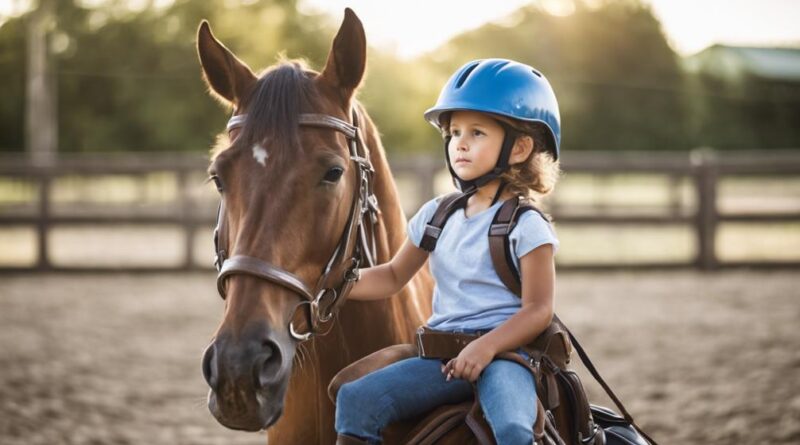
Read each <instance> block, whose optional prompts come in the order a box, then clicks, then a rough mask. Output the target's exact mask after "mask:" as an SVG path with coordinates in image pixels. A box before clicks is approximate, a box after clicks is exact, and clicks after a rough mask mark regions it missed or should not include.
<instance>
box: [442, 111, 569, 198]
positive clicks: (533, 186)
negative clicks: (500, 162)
mask: <svg viewBox="0 0 800 445" xmlns="http://www.w3.org/2000/svg"><path fill="white" fill-rule="evenodd" d="M450 116H451V113H442V115H441V116H440V118H439V122H440V124H441V125H440V128H441V129H442V135H443V136H448V135H449V133H448V127H449V126H450ZM490 116H491V117H492V118H494V119H497V120H502V121H503V122H505V123H507V124H509V125H511V126H512V127H513V128H514V129H515V130H517V131H519V132H520V133H521V134H520V135H519V136H518V137H523V136H529V137H530V138H531V139H533V151H531V154H530V156H528V158H527V159H525V160H524V161H522V162H520V163H517V164H513V165H510V166H509V168H508V170H506V172H505V173H503V174H502V175H500V178H501V179H502V180H503V181H504V182H505V183H506V184H507V185H506V190H508V191H510V192H511V193H513V194H515V195H520V196H524V197H526V198H529V199H534V200H535V198H536V197H544V196H546V195H548V194H550V193H551V192H552V191H553V189H554V188H555V185H556V182H557V181H558V179H559V177H560V176H561V164H560V163H559V161H558V160H557V159H554V153H555V147H554V146H553V142H552V138H551V136H550V131H549V130H548V129H547V127H546V126H545V125H544V124H542V123H541V122H524V121H519V120H516V119H508V118H505V117H500V116H495V115H490ZM532 195H535V196H532Z"/></svg>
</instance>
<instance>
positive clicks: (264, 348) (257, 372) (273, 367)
mask: <svg viewBox="0 0 800 445" xmlns="http://www.w3.org/2000/svg"><path fill="white" fill-rule="evenodd" d="M282 361H283V359H282V357H281V349H280V347H278V344H277V343H275V342H274V341H272V340H264V341H263V342H261V353H260V354H259V355H258V356H257V357H256V360H255V363H254V367H253V374H254V376H253V377H254V378H255V383H256V387H259V388H261V387H263V386H266V385H269V384H271V383H273V382H275V381H278V380H280V379H281V377H280V376H279V372H280V369H281V365H282Z"/></svg>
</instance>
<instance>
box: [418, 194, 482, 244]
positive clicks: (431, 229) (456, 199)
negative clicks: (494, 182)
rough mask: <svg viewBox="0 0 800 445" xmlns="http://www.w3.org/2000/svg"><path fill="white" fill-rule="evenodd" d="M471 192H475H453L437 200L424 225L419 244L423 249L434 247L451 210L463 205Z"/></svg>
mask: <svg viewBox="0 0 800 445" xmlns="http://www.w3.org/2000/svg"><path fill="white" fill-rule="evenodd" d="M473 193H475V192H474V191H472V192H469V193H461V192H453V193H450V194H449V195H446V196H445V197H443V198H442V200H441V201H439V206H438V207H437V208H436V212H435V213H434V214H433V217H432V218H431V220H430V221H428V224H426V225H425V232H424V233H423V235H422V241H420V244H419V246H420V247H421V248H422V249H423V250H427V251H428V252H433V249H435V248H436V242H437V241H439V235H441V233H442V229H443V228H444V225H445V224H446V223H447V220H448V219H449V218H450V215H452V214H453V212H455V211H456V210H458V209H459V208H461V207H464V205H465V204H466V203H467V199H469V197H470V196H472V194H473Z"/></svg>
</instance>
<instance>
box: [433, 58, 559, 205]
mask: <svg viewBox="0 0 800 445" xmlns="http://www.w3.org/2000/svg"><path fill="white" fill-rule="evenodd" d="M458 110H470V111H480V112H485V113H492V114H496V115H500V116H505V117H508V118H510V119H516V120H520V121H525V122H539V123H541V124H543V126H544V127H545V128H546V129H547V130H548V131H547V132H546V134H547V139H548V140H547V145H548V146H547V147H546V148H547V150H549V151H550V152H551V153H552V155H553V157H554V159H558V156H559V146H560V143H561V118H560V116H559V112H558V101H557V100H556V95H555V93H554V92H553V88H552V87H551V86H550V83H549V82H548V81H547V79H546V78H545V77H544V76H543V75H542V74H541V73H540V72H539V71H537V70H536V69H534V68H532V67H530V66H528V65H525V64H523V63H519V62H514V61H513V60H506V59H483V60H474V61H472V62H469V63H467V64H466V65H464V66H462V67H461V68H459V69H458V71H456V72H455V74H453V75H452V76H451V77H450V80H448V81H447V84H446V85H445V86H444V88H442V92H441V93H440V94H439V99H438V100H437V101H436V105H434V107H433V108H431V109H429V110H428V111H426V112H425V115H424V116H425V119H426V120H427V121H428V122H430V123H431V124H433V126H434V127H436V128H437V129H439V130H442V128H441V122H440V121H439V119H440V117H441V115H442V113H445V112H450V111H458ZM498 122H500V123H501V125H503V128H505V130H506V135H505V140H504V141H503V147H502V149H501V152H500V153H501V154H500V158H499V159H498V161H497V165H496V166H495V168H494V169H493V170H492V171H491V172H489V173H487V174H486V175H484V176H482V177H480V178H476V179H475V180H473V181H463V180H461V178H458V175H456V174H455V172H454V171H453V168H452V166H451V165H450V159H449V157H448V156H447V144H448V142H449V138H447V139H446V140H445V159H446V160H447V166H448V168H449V169H450V173H451V175H453V178H454V179H456V180H457V184H456V185H457V186H459V189H460V190H462V191H469V190H472V189H476V188H477V187H480V186H481V185H483V184H485V183H487V182H489V181H490V180H492V179H494V178H496V177H498V176H500V174H501V173H503V172H504V171H505V170H507V169H508V158H509V157H510V154H511V147H512V146H513V144H514V141H515V140H516V137H517V135H518V133H517V132H516V131H514V130H513V129H512V128H511V127H510V126H508V125H507V124H505V123H504V122H502V121H498Z"/></svg>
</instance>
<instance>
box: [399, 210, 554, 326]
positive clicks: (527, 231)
mask: <svg viewBox="0 0 800 445" xmlns="http://www.w3.org/2000/svg"><path fill="white" fill-rule="evenodd" d="M440 199H441V197H437V198H434V199H432V200H430V201H428V202H427V203H425V204H424V205H423V206H422V207H421V208H420V209H419V211H418V212H417V214H416V215H414V216H413V217H412V218H411V220H409V222H408V238H409V239H410V240H411V242H412V243H414V245H415V246H417V247H419V245H420V242H421V241H422V234H423V233H424V231H425V225H426V224H427V223H428V221H430V219H431V217H433V214H434V213H435V212H436V207H437V206H438V204H439V201H440ZM502 204H503V201H498V202H496V203H495V204H494V205H492V206H491V207H489V208H488V209H486V210H483V211H481V212H480V213H478V214H475V215H472V216H471V217H469V218H467V217H466V215H465V212H464V209H463V208H462V209H459V210H456V211H455V212H454V213H453V214H452V215H451V216H450V218H449V219H448V220H447V223H446V224H445V226H444V229H443V230H442V233H441V234H440V235H439V241H438V242H437V244H436V249H434V251H433V252H432V253H431V255H430V257H429V261H430V269H431V274H432V275H433V278H434V280H435V281H436V283H435V286H434V288H433V313H432V314H431V317H430V318H429V319H428V322H427V324H428V326H429V327H431V328H432V329H437V330H460V329H464V330H475V329H478V330H484V329H493V328H496V327H497V326H499V325H500V324H502V323H503V322H504V321H506V320H507V319H508V318H510V317H511V316H512V315H514V314H515V313H516V312H517V311H518V310H519V309H520V308H521V307H522V301H521V299H520V298H519V297H517V296H516V295H514V293H512V292H511V291H510V290H509V289H508V288H507V287H506V286H505V285H504V284H503V282H502V281H501V280H500V277H499V276H498V275H497V272H496V271H495V268H494V264H493V263H492V257H491V254H490V253H489V226H490V225H491V223H492V218H493V217H494V214H495V212H496V211H497V209H499V208H500V206H501V205H502ZM509 243H510V246H511V249H512V251H513V252H514V255H513V260H514V265H515V266H516V268H517V270H519V267H520V266H519V258H521V257H523V256H525V254H526V253H528V252H530V251H531V250H533V249H535V248H537V247H539V246H541V245H543V244H552V245H553V251H554V252H555V251H556V250H558V239H557V238H556V234H555V231H554V230H553V227H552V226H551V225H550V223H549V222H547V221H545V219H544V218H542V216H541V215H539V214H538V213H537V212H535V211H528V212H525V213H523V214H522V215H521V216H520V217H519V219H518V221H517V225H516V226H515V227H514V229H513V230H512V231H511V233H510V234H509Z"/></svg>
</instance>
